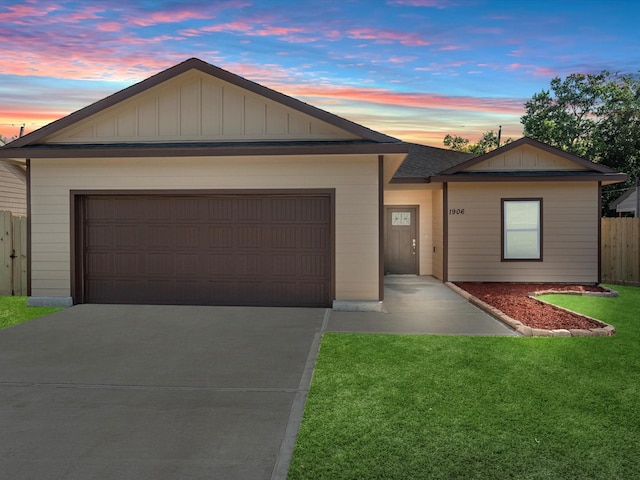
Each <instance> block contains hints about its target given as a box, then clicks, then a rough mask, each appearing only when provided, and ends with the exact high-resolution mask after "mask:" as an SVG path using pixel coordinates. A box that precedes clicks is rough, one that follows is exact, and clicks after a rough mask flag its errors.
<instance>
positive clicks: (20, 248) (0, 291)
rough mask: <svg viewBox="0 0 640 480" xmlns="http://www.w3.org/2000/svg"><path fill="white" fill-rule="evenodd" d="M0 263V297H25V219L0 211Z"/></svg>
mask: <svg viewBox="0 0 640 480" xmlns="http://www.w3.org/2000/svg"><path fill="white" fill-rule="evenodd" d="M0 262H1V263H0V295H26V294H27V218H26V217H15V216H13V215H11V212H4V211H0Z"/></svg>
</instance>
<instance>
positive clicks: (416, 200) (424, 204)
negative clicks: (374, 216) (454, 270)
mask: <svg viewBox="0 0 640 480" xmlns="http://www.w3.org/2000/svg"><path fill="white" fill-rule="evenodd" d="M431 195H432V191H431V190H386V191H385V192H384V204H385V206H394V205H406V206H412V205H417V206H418V207H419V222H418V227H419V232H418V237H419V243H418V248H419V251H420V258H419V262H418V265H419V271H418V275H433V253H432V252H433V226H432V223H433V218H432V217H433V207H432V200H431Z"/></svg>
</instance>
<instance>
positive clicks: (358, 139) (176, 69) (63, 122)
mask: <svg viewBox="0 0 640 480" xmlns="http://www.w3.org/2000/svg"><path fill="white" fill-rule="evenodd" d="M191 70H195V71H198V72H201V73H203V74H205V75H208V76H211V77H214V78H215V79H219V80H221V81H223V82H227V83H229V84H231V85H233V86H235V87H238V88H240V89H243V90H245V91H248V92H251V93H252V94H255V95H259V96H261V97H264V98H266V99H268V100H270V101H272V102H276V103H277V104H280V105H282V106H284V107H287V108H290V109H293V110H295V111H297V112H300V113H301V114H304V115H307V116H309V117H312V118H314V119H317V120H318V121H321V122H325V123H326V124H329V125H330V126H332V127H334V128H336V129H340V130H342V131H344V132H348V134H350V135H352V136H353V137H355V139H354V140H353V142H348V141H347V142H345V141H338V142H332V141H329V142H328V143H330V144H334V145H336V144H337V145H342V146H343V147H344V148H346V149H347V150H349V151H351V150H354V149H355V150H356V151H359V149H358V148H365V149H366V148H368V149H370V150H376V147H375V146H378V148H377V150H376V151H378V150H380V151H379V153H386V152H387V151H389V152H391V153H406V150H407V147H406V145H405V144H404V143H403V142H401V141H400V140H398V139H397V138H394V137H390V136H388V135H385V134H383V133H380V132H376V131H374V130H371V129H369V128H367V127H364V126H362V125H359V124H357V123H354V122H352V121H350V120H347V119H345V118H342V117H339V116H337V115H334V114H332V113H329V112H327V111H325V110H321V109H319V108H316V107H314V106H312V105H309V104H307V103H304V102H302V101H300V100H297V99H295V98H293V97H289V96H288V95H285V94H282V93H280V92H277V91H275V90H272V89H270V88H268V87H265V86H262V85H259V84H257V83H255V82H252V81H250V80H247V79H245V78H243V77H240V76H238V75H236V74H233V73H231V72H229V71H226V70H224V69H222V68H219V67H216V66H214V65H211V64H209V63H206V62H204V61H202V60H200V59H197V58H190V59H188V60H186V61H184V62H182V63H180V64H178V65H175V66H173V67H171V68H169V69H167V70H164V71H162V72H160V73H157V74H155V75H153V76H152V77H149V78H147V79H146V80H143V81H141V82H139V83H137V84H135V85H132V86H131V87H128V88H125V89H124V90H121V91H119V92H117V93H114V94H113V95H110V96H108V97H106V98H104V99H102V100H99V101H98V102H95V103H93V104H92V105H89V106H87V107H85V108H82V109H80V110H78V111H76V112H74V113H71V114H70V115H67V116H66V117H63V118H61V119H59V120H56V121H54V122H52V123H50V124H48V125H46V126H44V127H42V128H40V129H38V130H36V131H34V132H31V133H30V134H28V135H25V136H23V137H21V138H19V139H17V140H14V141H13V142H11V143H9V144H8V145H6V146H5V147H0V157H4V158H11V157H15V156H19V157H22V158H25V157H47V156H62V155H63V154H62V153H60V150H65V151H66V153H65V154H70V155H73V156H81V155H84V154H87V153H91V152H93V153H94V155H91V156H95V154H96V152H95V151H96V150H103V149H106V148H104V147H105V145H104V144H103V143H100V142H96V144H94V145H91V144H88V143H77V144H75V145H74V146H71V145H68V144H66V143H65V142H60V143H57V144H48V143H46V142H47V139H49V138H51V137H52V136H54V135H56V134H59V133H60V132H61V131H63V130H64V129H68V128H70V127H71V126H74V125H76V124H79V123H80V122H82V121H83V120H87V119H88V118H89V117H91V116H93V115H96V114H99V113H101V112H103V111H105V110H106V109H109V108H112V107H114V106H115V105H119V104H121V103H122V102H125V101H127V100H130V99H131V98H132V97H134V96H136V95H139V94H141V93H143V92H146V91H148V90H150V89H152V88H154V87H156V86H158V85H161V84H163V83H165V82H168V81H170V80H172V79H174V78H176V77H177V76H179V75H182V74H184V73H186V72H189V71H191ZM325 142H326V140H318V141H316V142H310V143H313V144H314V145H315V146H316V147H317V146H318V145H321V144H323V143H325ZM126 143H127V142H114V143H113V144H112V145H110V147H111V151H112V152H115V151H117V150H118V146H119V147H120V150H122V149H124V148H128V149H130V150H134V151H137V152H138V155H145V154H146V153H145V151H147V150H150V149H153V150H154V154H157V151H158V147H159V145H158V144H157V143H155V144H150V143H147V144H145V143H144V142H135V144H130V145H126ZM129 143H131V142H129ZM246 143H249V144H251V143H252V142H246ZM274 143H275V142H274ZM289 143H296V142H287V141H286V140H285V141H283V142H280V145H283V146H285V145H287V144H289ZM302 143H308V142H302ZM171 144H172V146H173V147H175V148H178V147H179V149H180V150H181V151H186V150H198V149H199V151H202V150H203V148H204V149H205V150H207V153H201V154H209V155H211V154H215V153H212V149H215V148H216V147H217V146H218V145H219V144H220V142H215V141H212V142H209V143H206V142H202V141H200V142H198V145H197V146H196V145H193V144H194V142H183V143H182V144H181V145H180V142H171ZM238 146H239V147H240V150H241V149H242V146H241V145H238ZM382 146H386V148H382V149H380V147H382ZM205 147H206V148H205ZM225 147H226V150H228V149H229V145H226V146H225ZM292 147H295V145H292ZM347 147H350V149H349V148H347ZM175 148H174V150H175ZM80 151H82V153H80ZM56 152H57V153H56ZM174 154H175V152H174ZM189 154H191V153H189ZM196 154H198V153H196ZM234 154H239V153H238V152H234Z"/></svg>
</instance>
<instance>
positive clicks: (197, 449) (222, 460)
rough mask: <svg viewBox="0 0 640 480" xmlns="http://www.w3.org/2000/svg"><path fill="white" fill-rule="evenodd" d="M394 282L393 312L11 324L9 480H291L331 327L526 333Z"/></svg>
mask: <svg viewBox="0 0 640 480" xmlns="http://www.w3.org/2000/svg"><path fill="white" fill-rule="evenodd" d="M386 280H387V281H386V296H387V300H386V301H385V305H386V307H387V311H388V313H360V312H356V313H345V312H334V311H330V310H325V309H302V308H240V307H177V306H176V307H172V306H117V305H78V306H75V307H72V308H69V309H66V310H64V311H61V312H58V313H55V314H53V315H49V316H46V317H42V318H39V319H36V320H32V321H30V322H27V323H24V324H22V325H17V326H14V327H10V328H8V329H5V330H0V471H1V472H2V474H1V477H2V478H15V479H20V480H28V479H34V480H36V479H37V480H41V479H45V478H46V479H82V480H90V479H100V480H104V479H118V480H120V479H136V480H146V479H153V480H162V479H171V480H175V479H191V480H197V479H205V478H206V479H212V478H215V479H218V478H219V479H227V478H229V479H234V480H236V479H251V480H262V479H265V480H268V479H272V480H275V479H284V478H286V473H287V470H288V467H289V461H290V459H291V454H292V452H293V447H294V443H295V436H296V433H297V431H298V425H299V423H300V421H301V419H302V412H303V409H304V402H305V400H306V397H307V391H308V388H309V385H310V383H311V376H312V372H313V367H314V365H315V360H316V356H317V353H318V347H319V345H320V337H321V334H322V333H323V332H325V331H326V332H364V333H424V334H449V335H515V333H514V332H513V330H511V329H509V328H507V327H505V326H504V325H503V324H501V323H500V322H498V321H497V320H495V319H493V318H491V317H489V316H488V315H486V314H485V313H484V312H482V311H480V310H479V309H477V308H476V307H474V306H472V305H471V304H470V303H468V302H467V301H465V300H464V299H462V298H461V297H459V296H458V295H457V294H455V293H453V292H452V291H451V290H449V289H448V288H447V287H446V286H444V285H443V284H442V283H441V282H438V281H437V280H434V279H432V278H430V277H415V276H413V277H402V276H400V277H389V278H387V279H386Z"/></svg>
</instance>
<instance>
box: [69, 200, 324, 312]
mask: <svg viewBox="0 0 640 480" xmlns="http://www.w3.org/2000/svg"><path fill="white" fill-rule="evenodd" d="M76 205H77V207H76V208H77V211H78V213H77V216H78V217H77V218H78V220H79V222H78V223H79V224H80V225H78V228H80V229H81V232H82V235H81V236H80V237H79V238H78V243H79V244H80V245H78V246H77V248H76V252H77V255H78V257H77V258H76V262H78V263H79V264H80V265H79V266H77V267H76V271H77V272H79V273H80V272H81V275H82V280H81V282H79V283H78V282H76V284H77V285H78V286H79V287H80V288H81V290H80V291H78V290H76V292H77V293H76V297H78V298H76V301H77V302H86V303H136V304H179V305H254V306H314V307H315V306H318V307H324V306H329V305H330V304H331V300H332V289H331V278H332V268H331V265H332V244H333V233H332V224H333V220H332V210H333V209H332V201H331V197H330V195H329V194H282V195H273V194H270V195H265V194H260V195H257V194H243V195H171V196H169V195H84V196H80V197H78V199H77V203H76Z"/></svg>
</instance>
